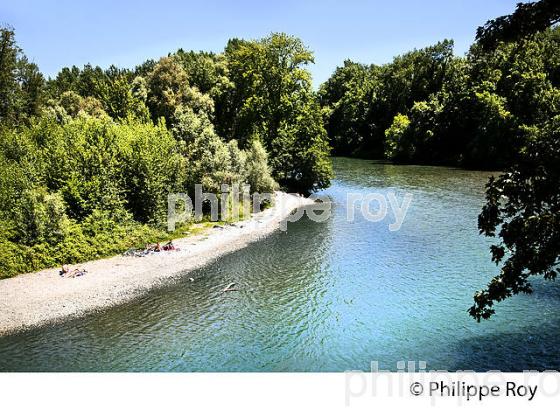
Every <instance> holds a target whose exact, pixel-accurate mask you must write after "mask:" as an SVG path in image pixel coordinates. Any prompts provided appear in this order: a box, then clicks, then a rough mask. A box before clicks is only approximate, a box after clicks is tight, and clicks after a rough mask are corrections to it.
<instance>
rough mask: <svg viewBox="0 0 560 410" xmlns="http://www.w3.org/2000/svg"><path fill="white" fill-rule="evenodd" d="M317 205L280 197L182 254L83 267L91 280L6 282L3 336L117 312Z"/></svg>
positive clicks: (181, 244)
mask: <svg viewBox="0 0 560 410" xmlns="http://www.w3.org/2000/svg"><path fill="white" fill-rule="evenodd" d="M311 203H312V200H310V199H308V198H304V197H300V196H296V195H290V194H286V193H283V192H277V193H276V201H275V206H274V207H272V208H269V209H266V210H265V211H263V212H260V213H258V214H255V215H253V216H252V217H251V219H249V220H246V221H241V222H238V223H236V224H232V225H226V226H223V227H220V228H213V229H208V230H207V231H205V232H203V233H201V234H197V235H193V236H189V237H186V238H182V239H178V240H175V241H174V243H175V244H176V246H177V247H178V248H180V251H169V252H160V253H154V254H150V255H148V256H145V257H126V256H115V257H112V258H108V259H101V260H96V261H91V262H87V263H83V264H81V265H80V266H82V267H84V268H85V269H87V274H86V275H85V276H82V277H78V278H61V277H60V276H59V274H58V272H59V268H54V269H45V270H42V271H39V272H35V273H28V274H23V275H19V276H16V277H13V278H9V279H4V280H1V281H0V335H5V334H9V333H14V332H17V331H20V330H24V329H27V328H31V327H35V326H40V325H44V324H47V323H52V322H56V321H59V320H62V319H66V318H69V317H76V316H80V315H83V314H85V313H89V312H92V311H96V310H100V309H104V308H107V307H110V306H115V305H118V304H121V303H124V302H126V301H129V300H131V299H133V298H134V297H137V296H138V295H141V294H142V293H144V292H146V291H148V290H149V289H151V288H153V287H155V286H157V285H158V284H161V283H164V282H165V281H167V280H170V279H173V278H174V277H178V276H182V275H184V274H186V273H188V272H190V271H192V270H195V269H197V268H200V267H202V266H204V265H205V264H208V263H210V262H211V261H213V260H215V259H217V258H219V257H220V256H222V255H225V254H227V253H230V252H234V251H236V250H238V249H241V248H243V247H245V246H247V245H248V244H249V243H251V242H254V241H256V240H258V239H259V238H262V237H264V236H266V235H268V234H270V233H272V232H273V231H275V230H276V229H277V228H278V227H279V224H280V222H281V221H283V220H284V219H285V218H286V217H287V216H288V215H289V214H290V213H291V212H292V211H293V210H294V209H296V208H299V207H302V206H305V205H309V204H311Z"/></svg>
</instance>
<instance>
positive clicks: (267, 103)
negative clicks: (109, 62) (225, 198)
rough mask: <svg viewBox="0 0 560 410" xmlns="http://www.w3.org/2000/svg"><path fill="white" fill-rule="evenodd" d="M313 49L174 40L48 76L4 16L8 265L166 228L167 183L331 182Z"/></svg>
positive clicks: (78, 252)
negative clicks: (172, 47)
mask: <svg viewBox="0 0 560 410" xmlns="http://www.w3.org/2000/svg"><path fill="white" fill-rule="evenodd" d="M312 61H313V56H312V54H311V53H310V52H309V51H308V50H307V49H306V48H305V47H304V45H303V44H302V43H301V41H300V40H298V39H296V38H293V37H290V36H287V35H284V34H273V35H271V36H269V37H267V38H265V39H262V40H258V41H244V40H235V39H234V40H231V41H230V42H229V43H228V45H227V47H226V49H225V51H224V53H222V54H212V53H204V52H196V53H195V52H185V51H183V50H178V51H177V52H176V53H173V54H170V55H169V56H167V57H164V58H161V59H160V60H159V61H151V60H150V61H146V62H145V63H143V64H142V65H140V66H138V67H136V69H134V70H127V69H118V68H116V67H110V68H109V69H107V70H103V69H101V68H99V67H92V66H89V65H86V66H85V67H84V68H83V69H79V68H77V67H72V68H64V69H62V70H61V71H60V73H59V74H58V75H57V76H56V77H55V78H53V79H49V80H47V81H45V80H44V78H43V76H42V75H41V73H40V72H39V70H38V68H37V66H36V65H35V64H33V63H30V62H29V61H28V60H27V58H26V57H25V55H24V54H23V53H22V51H21V50H20V49H19V48H18V47H17V45H16V43H15V40H14V32H13V30H11V29H3V30H2V33H1V43H0V67H1V69H0V75H1V77H0V123H1V137H0V248H1V249H2V251H1V252H0V275H1V277H9V276H12V275H14V274H17V273H21V272H29V271H33V270H37V269H41V268H44V267H50V266H55V265H59V264H61V263H73V262H79V261H85V260H89V259H93V258H98V257H102V256H108V255H112V254H115V253H119V252H122V251H124V250H126V249H127V248H129V247H131V246H134V245H136V246H137V245H141V244H143V243H146V242H154V241H158V240H163V239H166V238H170V234H168V233H167V232H166V231H165V227H166V213H167V196H168V194H169V193H175V192H188V193H189V194H192V193H193V190H194V186H195V184H199V183H201V184H202V185H203V189H204V190H205V192H212V193H219V192H221V191H220V186H221V184H229V185H232V184H242V183H246V184H249V185H250V187H251V190H252V192H271V191H272V190H274V189H276V188H277V186H278V183H280V184H281V185H282V186H283V187H285V188H286V189H289V190H296V191H300V192H306V191H312V190H315V189H319V188H324V187H326V186H328V184H329V180H330V177H331V165H330V160H329V158H328V156H329V147H328V143H327V140H326V133H325V131H324V128H323V125H322V117H321V111H320V108H319V104H318V102H317V100H316V98H315V95H314V93H313V91H312V90H311V78H310V75H309V73H308V71H307V70H305V68H304V67H305V65H306V64H308V63H310V62H312ZM276 181H278V183H277V182H276ZM190 229H193V226H191V225H188V224H187V225H186V226H183V228H182V229H179V230H177V231H175V232H174V233H173V236H180V235H184V234H185V231H189V230H190Z"/></svg>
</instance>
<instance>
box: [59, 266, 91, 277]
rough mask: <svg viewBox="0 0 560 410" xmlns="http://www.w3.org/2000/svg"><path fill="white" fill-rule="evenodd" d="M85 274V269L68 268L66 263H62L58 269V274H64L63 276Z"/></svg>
mask: <svg viewBox="0 0 560 410" xmlns="http://www.w3.org/2000/svg"><path fill="white" fill-rule="evenodd" d="M85 274H86V270H85V269H78V268H74V269H70V268H69V267H68V265H62V270H61V271H60V276H64V277H65V278H76V277H78V276H84V275H85Z"/></svg>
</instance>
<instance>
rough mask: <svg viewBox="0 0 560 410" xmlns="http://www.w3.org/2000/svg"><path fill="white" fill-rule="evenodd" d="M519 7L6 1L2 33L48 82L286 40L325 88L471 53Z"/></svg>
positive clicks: (503, 2)
mask: <svg viewBox="0 0 560 410" xmlns="http://www.w3.org/2000/svg"><path fill="white" fill-rule="evenodd" d="M517 1H519V0H492V1H489V0H437V1H429V0H425V1H411V0H386V1H371V0H370V1H364V0H349V1H331V0H323V1H305V0H300V1H292V0H284V1H277V2H273V1H266V0H262V1H244V0H236V1H223V0H222V1H212V0H202V1H170V0H159V1H152V2H147V1H143V0H137V1H128V0H127V1H117V0H114V1H106V0H96V1H89V2H85V1H78V0H74V1H67V0H62V1H50V2H47V1H25V0H18V1H15V0H12V1H10V2H9V3H10V4H6V3H8V2H7V1H3V2H2V4H0V24H4V25H5V24H9V25H11V26H12V27H14V28H15V30H16V36H17V41H18V43H19V45H20V46H21V47H22V48H23V49H24V51H25V53H26V54H27V56H28V57H29V58H30V59H31V60H32V61H34V62H35V63H37V64H38V65H39V67H40V69H41V71H43V73H45V74H46V75H55V74H56V73H57V72H58V70H60V68H62V67H65V66H71V65H73V64H75V65H78V66H82V65H84V64H86V63H88V62H89V63H91V64H94V65H100V66H102V67H107V66H109V65H110V64H115V65H117V66H119V67H134V66H135V65H137V64H139V63H141V62H142V61H144V60H146V59H147V58H157V57H160V56H162V55H166V54H167V53H168V52H170V51H175V50H176V49H177V48H179V47H182V48H184V49H187V50H188V49H193V50H211V51H217V52H219V51H222V50H223V48H224V46H225V44H226V42H227V40H228V39H229V38H231V37H240V38H247V39H253V38H260V37H263V36H266V35H267V34H269V33H270V32H276V31H283V32H286V33H289V34H292V35H296V36H298V37H300V38H301V39H302V40H303V41H304V42H305V44H307V46H308V47H309V48H310V49H311V50H313V51H314V52H315V65H314V66H311V67H310V69H311V72H312V73H313V78H314V83H315V86H317V85H318V83H320V82H322V81H325V80H326V79H327V78H328V77H329V76H330V74H331V73H332V72H333V70H334V69H335V68H336V67H337V66H338V65H341V64H342V62H343V61H344V59H346V58H350V59H352V60H354V61H359V62H363V63H378V64H380V63H385V62H388V61H390V60H391V59H392V57H393V56H395V55H398V54H401V53H403V52H406V51H408V50H411V49H413V48H421V47H424V46H427V45H430V44H433V43H435V42H437V41H438V40H442V39H444V38H452V39H454V40H455V50H456V53H457V54H463V53H465V52H466V51H467V49H468V47H469V45H470V44H471V43H472V41H473V39H474V35H475V30H476V27H477V26H479V25H481V24H483V23H484V22H485V21H486V20H488V19H490V18H493V17H497V16H499V15H503V14H508V13H510V12H511V11H513V9H514V8H515V3H516V2H517Z"/></svg>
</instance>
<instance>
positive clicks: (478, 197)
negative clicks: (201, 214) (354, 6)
mask: <svg viewBox="0 0 560 410" xmlns="http://www.w3.org/2000/svg"><path fill="white" fill-rule="evenodd" d="M335 172H336V175H337V177H336V178H337V179H336V180H335V181H334V183H333V186H332V187H331V188H329V189H328V190H326V191H324V192H323V194H324V195H325V196H327V197H328V198H330V200H331V201H332V203H333V216H332V218H331V219H330V220H329V221H327V222H325V223H315V222H312V221H310V220H308V219H303V220H301V221H299V222H297V223H293V224H289V225H288V232H276V233H275V234H273V235H272V236H270V237H269V238H267V239H265V240H263V241H260V242H258V243H255V244H252V245H250V246H249V247H248V248H246V249H243V250H241V251H238V252H236V253H233V254H230V255H227V256H225V257H223V258H221V259H220V260H219V261H217V262H216V263H214V264H212V265H209V266H207V267H205V268H203V269H200V270H199V271H197V272H196V273H195V274H194V277H195V281H194V282H191V281H190V280H188V278H185V279H184V280H181V281H179V282H177V283H173V284H170V285H168V286H167V287H164V288H161V289H158V290H156V291H153V292H151V293H149V294H147V295H145V296H143V297H142V298H140V299H137V300H135V301H133V302H131V303H128V304H125V305H123V306H120V307H117V308H113V309H110V310H107V311H105V312H103V313H98V314H94V315H90V316H87V317H85V318H81V319H76V320H72V321H69V322H66V323H63V324H60V325H56V326H50V327H47V328H42V329H37V330H33V331H30V332H26V333H23V334H19V335H14V336H9V337H5V338H2V339H0V369H1V370H49V371H50V370H55V371H56V370H58V371H63V370H64V371H80V370H93V371H96V370H105V371H342V370H348V369H361V370H368V369H369V368H370V362H371V361H378V362H379V363H380V367H381V368H382V369H392V370H396V364H397V362H398V361H402V360H414V361H420V360H422V361H426V362H427V365H428V368H430V369H447V370H457V369H473V370H487V369H501V370H510V371H511V370H523V369H540V370H542V369H545V368H551V369H560V354H559V353H558V350H557V349H556V345H555V342H556V341H557V340H558V337H559V336H560V322H559V320H558V312H559V308H560V297H559V296H560V286H558V285H557V284H554V283H542V282H541V281H536V282H535V293H534V294H533V295H531V296H518V297H515V298H514V299H512V300H509V301H506V302H504V303H502V304H501V305H500V306H499V307H498V309H497V315H496V316H495V318H493V319H492V320H491V321H488V322H483V323H480V324H477V323H476V322H474V321H473V320H472V319H471V318H470V317H469V316H468V314H467V313H466V310H467V308H468V307H469V306H470V304H471V301H472V294H473V292H474V291H475V290H476V289H479V288H480V287H482V286H483V285H484V284H485V283H486V282H487V281H488V280H489V278H490V277H491V276H493V275H494V274H495V273H496V267H495V266H494V265H493V264H492V263H491V262H490V261H489V253H488V246H489V244H490V242H488V241H487V240H486V239H485V238H483V237H480V236H479V235H478V233H477V227H476V218H477V215H478V212H479V210H480V206H481V204H482V200H483V191H484V184H485V182H486V179H487V177H488V174H487V173H483V172H472V171H463V170H455V169H446V168H435V167H417V166H394V165H389V164H379V163H372V162H370V161H360V160H350V159H336V160H335ZM372 190H374V191H375V192H380V193H384V194H385V193H387V192H389V191H393V192H395V193H396V195H397V197H398V198H399V199H402V197H403V195H404V193H406V192H410V193H412V194H413V195H414V197H413V201H412V204H411V206H410V208H409V210H408V214H407V217H406V219H405V221H404V224H403V226H402V228H401V229H400V230H399V231H398V232H390V231H389V230H388V227H387V225H388V224H389V223H391V222H393V220H386V221H382V222H379V223H375V224H372V223H370V222H367V221H365V220H364V219H363V218H362V217H361V216H360V215H359V213H357V214H356V219H355V220H354V221H353V222H348V221H347V220H346V211H347V209H346V206H347V203H346V194H347V193H348V192H354V193H369V192H372ZM390 218H391V213H389V219H390ZM189 276H193V275H189ZM230 282H236V283H237V284H238V287H239V289H240V291H239V292H228V293H225V294H224V293H223V292H222V289H223V288H224V286H225V285H226V284H227V283H230Z"/></svg>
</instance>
